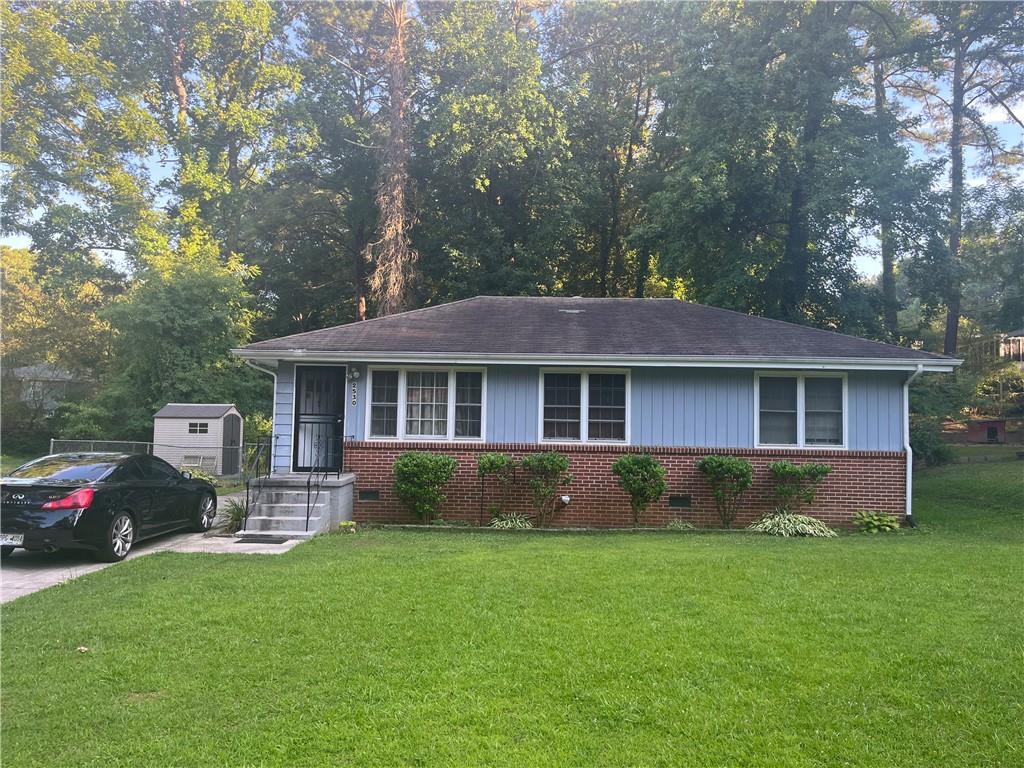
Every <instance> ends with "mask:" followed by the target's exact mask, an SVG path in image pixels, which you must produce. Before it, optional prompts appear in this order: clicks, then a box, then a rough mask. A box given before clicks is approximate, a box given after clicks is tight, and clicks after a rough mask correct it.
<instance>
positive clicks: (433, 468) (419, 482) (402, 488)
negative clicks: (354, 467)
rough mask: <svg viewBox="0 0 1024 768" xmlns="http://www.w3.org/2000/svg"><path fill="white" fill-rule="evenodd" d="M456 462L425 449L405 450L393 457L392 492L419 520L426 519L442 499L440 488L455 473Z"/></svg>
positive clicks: (429, 518)
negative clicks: (393, 484) (393, 477)
mask: <svg viewBox="0 0 1024 768" xmlns="http://www.w3.org/2000/svg"><path fill="white" fill-rule="evenodd" d="M457 468H458V462H457V461H455V459H453V458H452V457H451V456H445V455H444V454H441V453H431V452H429V451H407V452H406V453H403V454H402V455H401V456H399V457H398V459H396V460H395V493H396V495H397V496H398V498H399V499H401V501H402V503H403V504H405V506H406V507H408V508H409V511H410V512H412V513H413V514H414V515H416V517H418V518H419V519H420V520H421V521H422V522H425V523H429V522H430V521H431V519H433V517H434V516H435V515H436V514H437V510H438V509H439V508H440V506H441V505H442V504H443V503H444V500H445V498H446V497H445V495H444V492H443V490H442V489H443V488H444V487H445V486H446V485H447V484H448V483H450V482H451V479H452V478H453V477H454V476H455V470H456V469H457Z"/></svg>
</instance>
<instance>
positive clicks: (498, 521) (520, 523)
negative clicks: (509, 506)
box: [491, 512, 533, 531]
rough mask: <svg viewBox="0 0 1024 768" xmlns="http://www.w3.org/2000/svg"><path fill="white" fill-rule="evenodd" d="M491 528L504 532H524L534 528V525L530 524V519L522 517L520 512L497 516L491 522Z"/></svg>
mask: <svg viewBox="0 0 1024 768" xmlns="http://www.w3.org/2000/svg"><path fill="white" fill-rule="evenodd" d="M491 528H497V529H499V530H503V531H524V530H526V529H527V528H533V523H531V522H530V518H528V517H527V516H526V515H521V514H519V513H518V512H507V513H502V514H498V515H495V517H494V519H493V520H491Z"/></svg>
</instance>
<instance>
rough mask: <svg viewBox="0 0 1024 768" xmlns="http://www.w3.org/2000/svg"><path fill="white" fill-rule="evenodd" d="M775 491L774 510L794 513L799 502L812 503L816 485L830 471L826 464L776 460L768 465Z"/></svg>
mask: <svg viewBox="0 0 1024 768" xmlns="http://www.w3.org/2000/svg"><path fill="white" fill-rule="evenodd" d="M768 471H769V472H771V475H772V484H773V486H774V491H775V499H776V511H777V512H790V513H796V512H797V511H799V509H800V505H801V504H813V503H814V497H815V496H817V495H818V487H819V486H820V485H821V484H822V483H823V482H825V478H826V477H828V476H829V473H830V472H832V467H830V466H829V465H828V464H799V465H797V464H794V463H793V462H791V461H776V462H773V463H771V464H769V465H768Z"/></svg>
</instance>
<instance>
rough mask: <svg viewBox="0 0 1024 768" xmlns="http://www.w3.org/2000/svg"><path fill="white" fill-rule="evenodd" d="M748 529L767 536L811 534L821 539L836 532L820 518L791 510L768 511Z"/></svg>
mask: <svg viewBox="0 0 1024 768" xmlns="http://www.w3.org/2000/svg"><path fill="white" fill-rule="evenodd" d="M749 529H750V530H751V531H757V532H758V533H767V534H768V535H769V536H787V537H788V536H813V537H818V538H822V539H831V538H835V536H836V532H835V531H833V530H832V529H831V528H829V527H828V526H827V525H825V524H824V523H823V522H821V520H818V519H817V518H814V517H811V516H810V515H794V514H793V513H791V512H770V513H769V514H767V515H765V516H764V517H762V518H761V519H760V520H758V521H757V522H756V523H751V524H750V526H749Z"/></svg>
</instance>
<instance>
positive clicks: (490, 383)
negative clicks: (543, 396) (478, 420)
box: [487, 365, 540, 443]
mask: <svg viewBox="0 0 1024 768" xmlns="http://www.w3.org/2000/svg"><path fill="white" fill-rule="evenodd" d="M539 376H540V370H539V369H538V368H537V367H536V366H529V365H492V366H490V367H489V368H488V369H487V440H488V441H489V442H492V443H535V442H537V396H538V388H539V386H540V379H539Z"/></svg>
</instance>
